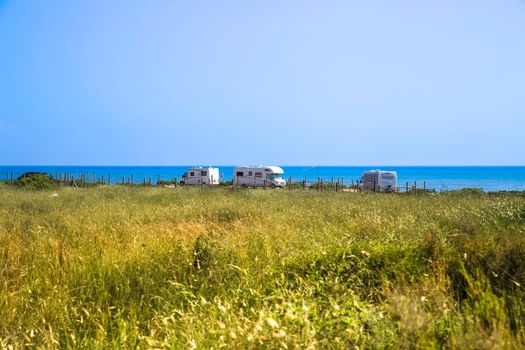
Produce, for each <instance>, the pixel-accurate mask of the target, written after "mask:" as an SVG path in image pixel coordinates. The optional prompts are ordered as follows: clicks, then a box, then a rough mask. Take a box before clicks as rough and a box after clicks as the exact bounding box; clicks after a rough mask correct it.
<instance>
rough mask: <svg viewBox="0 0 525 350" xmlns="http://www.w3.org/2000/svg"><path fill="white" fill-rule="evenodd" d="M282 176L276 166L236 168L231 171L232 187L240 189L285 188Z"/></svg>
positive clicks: (280, 169) (280, 170)
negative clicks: (239, 187) (240, 187)
mask: <svg viewBox="0 0 525 350" xmlns="http://www.w3.org/2000/svg"><path fill="white" fill-rule="evenodd" d="M282 174H284V171H283V169H282V168H280V167H278V166H257V167H244V166H241V167H236V168H235V169H234V170H233V185H234V186H242V187H285V186H286V181H285V180H284V179H283V178H282V177H281V175H282Z"/></svg>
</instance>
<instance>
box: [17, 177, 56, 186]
mask: <svg viewBox="0 0 525 350" xmlns="http://www.w3.org/2000/svg"><path fill="white" fill-rule="evenodd" d="M16 184H17V185H18V186H20V187H23V188H27V189H29V190H49V189H52V188H53V184H54V182H53V179H52V178H51V177H50V176H49V175H45V174H35V175H32V176H29V177H24V178H21V179H19V180H17V182H16Z"/></svg>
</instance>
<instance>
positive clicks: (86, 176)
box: [0, 172, 435, 194]
mask: <svg viewBox="0 0 525 350" xmlns="http://www.w3.org/2000/svg"><path fill="white" fill-rule="evenodd" d="M49 175H50V176H51V178H52V179H53V181H54V183H55V184H56V185H57V186H64V187H67V186H70V187H77V188H87V187H93V186H101V185H120V186H129V187H138V186H142V187H147V186H170V187H177V186H180V185H181V183H179V180H178V178H177V177H174V178H170V179H165V178H161V176H160V175H157V176H156V177H155V178H153V177H151V176H149V177H136V176H134V174H130V175H128V176H121V177H120V178H115V177H114V176H113V177H112V176H111V174H110V173H108V174H104V175H100V174H96V173H80V174H78V173H77V174H74V173H56V174H49ZM24 176H25V175H24V174H21V175H19V174H15V173H14V172H6V173H5V174H3V176H2V177H0V181H3V182H7V183H15V182H17V181H18V180H19V179H21V178H23V177H24ZM200 185H204V184H202V183H200ZM221 185H222V186H232V187H236V188H237V187H238V188H249V187H258V188H264V189H266V188H271V187H274V186H273V185H272V183H271V182H269V181H267V180H263V179H255V180H254V182H253V184H251V183H250V184H247V185H246V186H239V184H238V183H234V182H233V181H223V183H222V184H221ZM285 189H287V190H305V191H306V190H309V191H318V192H327V191H332V192H356V191H359V190H360V188H359V180H354V179H348V178H346V179H345V178H342V177H341V178H334V177H332V178H329V179H326V178H321V177H318V178H317V179H308V178H306V177H304V178H302V179H293V178H292V177H288V179H287V182H286V186H285ZM368 191H370V192H381V188H380V186H376V185H375V184H374V188H373V189H371V190H368ZM433 191H435V189H434V188H428V186H427V182H426V181H422V182H417V181H414V182H411V183H409V182H406V183H404V184H403V185H402V186H399V187H396V188H395V189H388V190H387V191H383V192H405V193H414V194H417V193H418V192H419V193H422V192H433Z"/></svg>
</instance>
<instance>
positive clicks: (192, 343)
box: [189, 339, 197, 350]
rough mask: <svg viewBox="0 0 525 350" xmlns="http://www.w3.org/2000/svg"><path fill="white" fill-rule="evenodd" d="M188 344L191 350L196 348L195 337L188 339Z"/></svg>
mask: <svg viewBox="0 0 525 350" xmlns="http://www.w3.org/2000/svg"><path fill="white" fill-rule="evenodd" d="M189 345H190V349H191V350H195V349H197V343H196V342H195V339H192V340H190V341H189Z"/></svg>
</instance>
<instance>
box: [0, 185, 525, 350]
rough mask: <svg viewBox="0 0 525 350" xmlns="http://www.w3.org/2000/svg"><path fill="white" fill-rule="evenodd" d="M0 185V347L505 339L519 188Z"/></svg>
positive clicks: (510, 343) (511, 333)
mask: <svg viewBox="0 0 525 350" xmlns="http://www.w3.org/2000/svg"><path fill="white" fill-rule="evenodd" d="M57 194H58V195H54V194H53V192H51V191H27V190H23V189H13V188H9V187H7V186H3V187H0V269H1V275H0V347H6V348H7V347H14V348H19V347H46V348H69V347H70V348H137V347H138V348H173V349H179V348H220V347H227V348H243V349H244V348H301V349H302V348H310V349H315V348H349V347H355V346H357V347H360V348H361V347H363V348H383V347H389V348H399V347H402V348H447V347H450V348H476V349H481V348H487V349H489V348H522V347H525V340H524V331H525V325H524V324H523V322H524V321H523V320H525V300H524V296H525V293H524V286H525V264H524V262H523V261H524V258H525V197H524V196H522V195H520V194H498V195H489V194H483V193H443V194H439V193H436V194H425V195H423V196H411V195H381V194H372V193H370V194H361V193H333V192H326V193H318V192H310V191H279V190H249V191H232V190H231V189H228V188H213V189H206V188H177V189H165V188H123V187H119V186H112V187H100V188H92V189H88V190H81V189H62V190H60V191H58V192H57Z"/></svg>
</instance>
